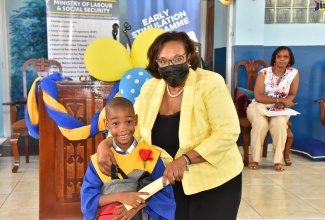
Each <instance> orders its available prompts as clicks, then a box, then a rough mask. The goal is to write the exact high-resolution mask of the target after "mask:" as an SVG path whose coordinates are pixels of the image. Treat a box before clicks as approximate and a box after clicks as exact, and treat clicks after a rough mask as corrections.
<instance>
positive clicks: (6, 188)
mask: <svg viewBox="0 0 325 220" xmlns="http://www.w3.org/2000/svg"><path fill="white" fill-rule="evenodd" d="M17 184H18V182H15V181H12V182H11V181H7V182H1V184H0V194H10V193H11V192H12V191H13V189H14V188H15V187H16V185H17Z"/></svg>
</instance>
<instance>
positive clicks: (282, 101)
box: [274, 98, 295, 109]
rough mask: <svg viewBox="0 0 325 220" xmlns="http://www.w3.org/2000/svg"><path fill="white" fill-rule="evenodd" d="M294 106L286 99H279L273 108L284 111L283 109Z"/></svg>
mask: <svg viewBox="0 0 325 220" xmlns="http://www.w3.org/2000/svg"><path fill="white" fill-rule="evenodd" d="M294 105H295V104H294V102H293V101H291V100H290V99H288V98H281V99H279V101H278V102H277V103H275V105H274V107H276V108H280V109H284V108H286V107H287V108H291V107H293V106H294Z"/></svg>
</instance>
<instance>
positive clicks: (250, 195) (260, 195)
mask: <svg viewBox="0 0 325 220" xmlns="http://www.w3.org/2000/svg"><path fill="white" fill-rule="evenodd" d="M290 198H296V196H295V195H294V194H292V193H290V192H289V191H287V190H285V189H284V188H283V187H281V186H278V185H262V186H260V185H243V192H242V199H244V200H245V201H246V202H248V201H251V200H256V199H259V200H275V199H290Z"/></svg>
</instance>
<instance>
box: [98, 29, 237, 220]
mask: <svg viewBox="0 0 325 220" xmlns="http://www.w3.org/2000/svg"><path fill="white" fill-rule="evenodd" d="M148 59H149V64H148V67H147V70H148V71H149V72H150V73H151V74H152V76H153V78H152V79H150V80H148V81H146V82H145V84H144V85H143V86H142V88H141V92H140V95H139V96H138V98H137V99H136V102H135V104H134V108H135V112H136V114H137V115H138V119H139V124H138V126H137V128H136V132H135V134H134V136H135V137H136V138H137V139H138V140H141V141H143V142H145V143H147V144H149V145H155V146H157V148H158V149H160V150H161V157H162V159H163V161H164V163H165V165H166V169H165V172H164V176H163V183H166V181H167V179H168V181H169V182H170V183H172V184H173V189H174V195H175V200H176V219H178V220H194V219H195V220H196V219H205V220H209V219H211V220H217V219H222V220H224V219H227V220H232V219H234V220H235V219H236V216H237V212H238V208H239V204H240V200H241V189H242V176H241V172H242V169H243V162H242V157H241V155H240V152H239V150H238V147H237V144H236V141H237V139H238V135H239V132H240V128H239V122H238V117H237V113H236V110H235V107H234V104H233V101H232V98H231V96H230V93H229V91H228V89H227V87H226V85H225V82H224V79H223V78H222V77H221V76H220V75H219V74H217V73H214V72H210V71H207V70H203V69H200V68H198V64H199V58H198V56H197V54H196V52H195V47H194V44H193V42H192V40H191V39H190V38H189V37H188V35H187V34H186V33H184V32H167V33H164V34H162V35H160V36H158V37H157V39H156V40H155V41H154V42H153V44H152V45H151V46H150V48H149V50H148ZM111 145H112V143H111V138H107V139H105V140H104V141H103V142H102V143H101V144H100V145H99V146H98V150H97V152H98V163H99V166H100V169H101V171H102V172H104V173H106V174H109V172H110V165H111V163H112V162H113V163H114V162H115V159H114V156H113V155H112V153H111V152H110V151H109V147H108V146H111ZM158 146H159V147H158Z"/></svg>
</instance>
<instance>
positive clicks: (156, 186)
mask: <svg viewBox="0 0 325 220" xmlns="http://www.w3.org/2000/svg"><path fill="white" fill-rule="evenodd" d="M167 185H169V182H168V180H167V181H166V186H167ZM166 186H165V187H166ZM163 188H164V185H163V181H162V177H160V178H159V179H156V180H155V181H153V182H152V183H150V184H148V185H146V186H145V187H143V188H142V189H140V190H139V192H147V193H149V195H140V196H139V197H141V198H143V199H144V200H146V199H148V198H149V197H150V196H152V195H153V194H155V193H157V192H158V191H160V190H162V189H163ZM123 205H124V206H125V208H126V210H128V211H129V210H130V209H132V208H133V207H132V206H130V205H127V204H123Z"/></svg>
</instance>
